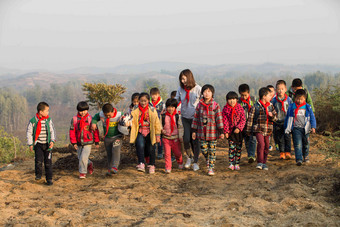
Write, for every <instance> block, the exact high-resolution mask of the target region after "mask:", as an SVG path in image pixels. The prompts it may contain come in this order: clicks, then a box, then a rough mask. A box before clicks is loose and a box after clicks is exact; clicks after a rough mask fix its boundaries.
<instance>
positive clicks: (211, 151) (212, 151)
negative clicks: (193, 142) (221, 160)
mask: <svg viewBox="0 0 340 227" xmlns="http://www.w3.org/2000/svg"><path fill="white" fill-rule="evenodd" d="M216 143H217V140H214V141H209V168H210V169H213V168H214V167H215V162H216Z"/></svg>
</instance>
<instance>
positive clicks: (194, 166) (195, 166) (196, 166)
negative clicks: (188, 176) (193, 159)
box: [192, 163, 200, 171]
mask: <svg viewBox="0 0 340 227" xmlns="http://www.w3.org/2000/svg"><path fill="white" fill-rule="evenodd" d="M192 169H193V170H194V171H197V170H199V169H200V167H199V165H198V164H197V163H194V164H193V165H192Z"/></svg>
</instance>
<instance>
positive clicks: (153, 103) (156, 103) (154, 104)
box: [151, 96, 161, 108]
mask: <svg viewBox="0 0 340 227" xmlns="http://www.w3.org/2000/svg"><path fill="white" fill-rule="evenodd" d="M160 101H161V96H159V97H158V99H157V100H156V102H154V101H152V100H151V102H152V105H153V107H155V108H156V106H157V105H158V103H159V102H160Z"/></svg>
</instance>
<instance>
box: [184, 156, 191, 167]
mask: <svg viewBox="0 0 340 227" xmlns="http://www.w3.org/2000/svg"><path fill="white" fill-rule="evenodd" d="M190 166H191V158H187V161H186V163H185V165H184V167H185V168H186V169H189V168H190Z"/></svg>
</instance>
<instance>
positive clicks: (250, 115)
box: [246, 105, 256, 135]
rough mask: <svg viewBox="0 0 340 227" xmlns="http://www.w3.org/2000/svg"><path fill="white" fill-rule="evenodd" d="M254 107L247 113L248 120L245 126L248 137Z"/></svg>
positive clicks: (251, 125)
mask: <svg viewBox="0 0 340 227" xmlns="http://www.w3.org/2000/svg"><path fill="white" fill-rule="evenodd" d="M255 108H256V107H255V105H253V106H252V107H251V109H250V112H249V113H248V119H247V124H246V132H247V134H248V135H249V134H250V133H251V131H252V127H253V121H254V116H255Z"/></svg>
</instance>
